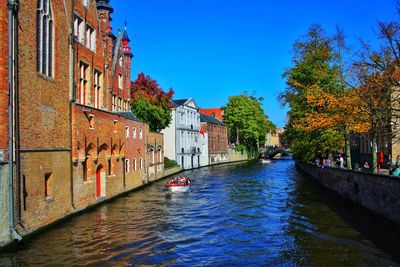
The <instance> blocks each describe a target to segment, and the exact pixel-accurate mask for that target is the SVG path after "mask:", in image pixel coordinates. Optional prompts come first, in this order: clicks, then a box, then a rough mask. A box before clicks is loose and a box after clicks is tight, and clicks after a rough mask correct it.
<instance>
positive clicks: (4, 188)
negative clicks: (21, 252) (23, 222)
mask: <svg viewBox="0 0 400 267" xmlns="http://www.w3.org/2000/svg"><path fill="white" fill-rule="evenodd" d="M8 189H9V165H8V163H3V162H0V247H2V246H5V245H7V244H8V243H9V242H11V240H10V223H9V222H10V209H9V204H8V203H9V190H8Z"/></svg>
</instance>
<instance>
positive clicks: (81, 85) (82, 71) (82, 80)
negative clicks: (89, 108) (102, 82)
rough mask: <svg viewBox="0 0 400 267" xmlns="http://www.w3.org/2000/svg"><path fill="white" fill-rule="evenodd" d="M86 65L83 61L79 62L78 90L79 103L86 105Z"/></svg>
mask: <svg viewBox="0 0 400 267" xmlns="http://www.w3.org/2000/svg"><path fill="white" fill-rule="evenodd" d="M88 67H89V66H88V65H86V64H85V63H83V62H80V63H79V71H80V72H79V92H80V98H79V103H81V104H82V105H86V98H87V95H86V94H87V83H88V81H87V72H88Z"/></svg>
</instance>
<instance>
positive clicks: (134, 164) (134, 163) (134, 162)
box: [132, 159, 136, 171]
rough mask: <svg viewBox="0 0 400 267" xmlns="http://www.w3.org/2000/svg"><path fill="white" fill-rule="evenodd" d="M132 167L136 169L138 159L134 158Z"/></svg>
mask: <svg viewBox="0 0 400 267" xmlns="http://www.w3.org/2000/svg"><path fill="white" fill-rule="evenodd" d="M132 165H133V166H132V167H133V171H136V159H133V161H132Z"/></svg>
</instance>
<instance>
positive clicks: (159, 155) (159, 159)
mask: <svg viewBox="0 0 400 267" xmlns="http://www.w3.org/2000/svg"><path fill="white" fill-rule="evenodd" d="M158 163H162V150H161V148H159V149H158Z"/></svg>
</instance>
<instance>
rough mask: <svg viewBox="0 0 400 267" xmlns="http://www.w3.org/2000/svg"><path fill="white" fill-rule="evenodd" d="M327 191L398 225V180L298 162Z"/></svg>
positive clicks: (399, 198) (399, 216)
mask: <svg viewBox="0 0 400 267" xmlns="http://www.w3.org/2000/svg"><path fill="white" fill-rule="evenodd" d="M297 166H298V167H300V169H302V170H303V171H304V172H306V173H307V174H309V175H310V176H311V177H313V178H314V179H315V180H316V181H317V182H319V183H320V184H321V185H323V186H325V187H326V188H328V189H330V190H332V191H334V192H336V193H338V194H339V195H340V196H342V197H343V198H345V199H347V200H350V201H352V202H354V203H355V204H357V205H359V206H361V207H363V208H365V209H366V210H368V211H370V212H372V213H374V214H377V215H380V216H382V217H384V218H386V219H388V220H390V221H392V222H395V223H397V224H400V197H399V196H400V178H399V177H394V176H390V175H382V174H374V173H366V172H361V171H354V170H348V169H340V168H333V167H324V168H321V167H318V166H316V165H314V164H307V163H297Z"/></svg>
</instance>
